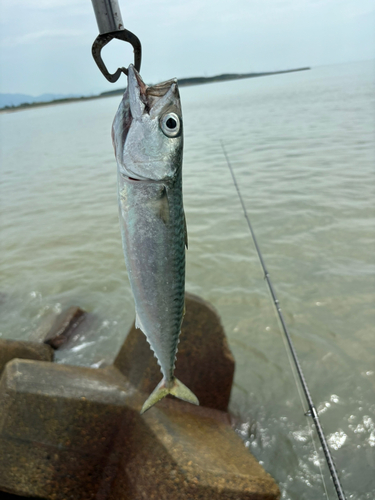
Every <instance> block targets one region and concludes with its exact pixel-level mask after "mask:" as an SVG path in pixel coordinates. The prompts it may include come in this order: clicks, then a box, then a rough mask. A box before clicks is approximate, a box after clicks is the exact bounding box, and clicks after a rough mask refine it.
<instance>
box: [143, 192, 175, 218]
mask: <svg viewBox="0 0 375 500" xmlns="http://www.w3.org/2000/svg"><path fill="white" fill-rule="evenodd" d="M147 206H148V208H149V209H150V210H152V211H153V212H154V213H155V215H157V217H159V219H161V220H162V221H163V222H164V224H168V222H169V219H170V212H169V200H168V194H167V188H166V187H165V186H163V187H162V189H161V191H160V196H159V197H158V198H157V199H153V200H150V201H149V202H147Z"/></svg>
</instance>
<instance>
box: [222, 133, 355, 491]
mask: <svg viewBox="0 0 375 500" xmlns="http://www.w3.org/2000/svg"><path fill="white" fill-rule="evenodd" d="M220 142H221V147H222V149H223V153H224V156H225V159H226V161H227V164H228V167H229V170H230V173H231V174H232V179H233V183H234V185H235V188H236V190H237V194H238V197H239V199H240V202H241V205H242V209H243V212H244V215H245V219H246V221H247V225H248V226H249V229H250V233H251V236H252V238H253V241H254V245H255V248H256V251H257V253H258V257H259V260H260V263H261V266H262V269H263V272H264V278H265V280H266V281H267V284H268V288H269V290H270V292H271V296H272V300H273V303H274V305H275V307H276V311H277V314H278V317H279V320H280V323H281V326H282V329H283V332H284V334H285V337H286V340H287V343H288V346H289V348H290V352H291V355H292V358H293V361H294V364H295V367H296V370H297V373H298V376H299V380H300V382H301V385H302V388H303V392H304V393H305V397H306V401H307V404H308V407H309V411H308V412H307V416H311V417H312V418H313V421H314V424H315V427H316V432H317V434H318V437H319V440H320V443H321V445H322V448H323V452H324V456H325V458H326V461H327V465H328V469H329V472H330V474H331V478H332V481H333V484H334V487H335V490H336V493H337V497H338V498H339V500H346V498H345V494H344V491H343V489H342V486H341V483H340V479H339V477H338V474H337V471H336V467H335V464H334V462H333V459H332V455H331V452H330V450H329V448H328V443H327V440H326V438H325V436H324V432H323V428H322V425H321V423H320V420H319V415H318V412H317V411H316V408H315V405H314V402H313V400H312V398H311V395H310V391H309V388H308V386H307V383H306V380H305V376H304V374H303V372H302V368H301V365H300V363H299V360H298V357H297V353H296V350H295V348H294V345H293V342H292V339H291V337H290V335H289V331H288V328H287V326H286V323H285V320H284V316H283V313H282V312H281V308H280V302H279V300H278V298H277V296H276V292H275V289H274V287H273V284H272V281H271V278H270V274H269V272H268V270H267V267H266V264H265V262H264V259H263V256H262V253H261V251H260V248H259V245H258V242H257V239H256V237H255V233H254V230H253V227H252V225H251V222H250V219H249V216H248V214H247V211H246V207H245V203H244V201H243V198H242V196H241V191H240V188H239V186H238V184H237V180H236V177H235V175H234V171H233V168H232V165H231V163H230V161H229V158H228V155H227V152H226V150H225V147H224V143H223V141H220Z"/></svg>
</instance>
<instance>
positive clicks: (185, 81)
mask: <svg viewBox="0 0 375 500" xmlns="http://www.w3.org/2000/svg"><path fill="white" fill-rule="evenodd" d="M309 69H311V68H310V67H304V68H296V69H286V70H282V71H268V72H263V73H227V74H222V75H216V76H208V77H205V76H198V77H191V78H180V79H178V86H179V87H188V86H191V85H204V84H207V83H217V82H228V81H230V80H241V79H244V78H256V77H259V76H270V75H279V74H282V73H294V72H296V71H307V70H309ZM124 91H125V88H123V89H117V90H109V91H107V92H102V93H101V94H98V95H94V96H82V97H67V98H64V99H54V100H52V101H47V102H32V103H23V104H19V105H18V106H4V107H3V108H0V113H11V112H13V111H22V110H25V109H30V108H39V107H42V106H51V105H55V104H66V103H70V102H78V101H92V100H94V99H102V98H104V97H112V96H115V95H122V94H123V93H124Z"/></svg>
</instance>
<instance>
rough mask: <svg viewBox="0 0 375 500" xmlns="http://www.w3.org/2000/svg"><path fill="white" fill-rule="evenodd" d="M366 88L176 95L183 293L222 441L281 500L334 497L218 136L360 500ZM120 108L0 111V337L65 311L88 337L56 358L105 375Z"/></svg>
mask: <svg viewBox="0 0 375 500" xmlns="http://www.w3.org/2000/svg"><path fill="white" fill-rule="evenodd" d="M170 76H171V77H173V76H175V75H170ZM374 82H375V67H374V62H360V63H352V64H347V65H337V66H326V67H318V68H313V69H311V70H310V71H304V72H299V73H291V74H282V75H274V76H268V77H262V78H253V79H247V80H241V81H231V82H225V83H217V84H212V85H202V86H196V87H185V88H182V89H181V99H182V105H183V114H184V133H185V152H184V166H183V178H184V204H185V211H186V218H187V226H188V234H189V250H188V252H187V274H186V278H187V282H186V289H187V290H188V291H190V292H192V293H195V294H198V295H200V296H202V297H203V298H205V299H207V300H208V301H210V302H211V303H212V304H213V305H214V306H215V307H216V309H217V310H218V312H219V314H220V316H221V318H222V322H223V325H224V328H225V330H226V333H227V336H228V339H229V344H230V348H231V350H232V352H233V354H234V357H235V360H236V373H235V380H234V386H233V390H232V396H231V403H230V411H231V413H232V415H233V416H234V422H235V426H236V430H237V432H238V433H239V434H240V435H241V437H242V438H243V440H244V442H245V445H246V446H247V447H248V448H249V450H250V451H251V452H252V453H253V454H254V455H255V456H256V457H257V459H258V460H259V461H260V462H261V463H262V464H263V466H264V467H265V469H266V470H267V471H268V472H270V473H271V474H272V475H273V477H274V478H275V479H276V481H277V482H278V484H279V485H280V489H281V491H282V498H283V499H285V500H286V499H290V500H316V499H317V498H324V495H325V492H324V485H323V483H322V475H323V478H324V479H325V482H326V488H327V492H328V495H329V498H336V497H335V493H334V490H333V488H332V484H331V480H330V478H329V474H328V472H327V467H326V465H325V462H324V458H323V456H322V453H321V450H320V447H319V442H318V440H317V439H316V438H315V439H314V440H313V439H312V436H315V431H314V430H313V431H312V432H311V429H310V426H311V427H312V422H311V419H310V418H309V417H306V416H305V415H304V411H306V405H305V403H302V402H301V400H300V397H299V395H298V390H297V387H296V383H295V380H294V376H293V371H292V369H291V366H290V362H289V359H288V355H287V352H286V350H285V346H284V342H283V336H282V334H281V332H280V328H279V325H278V322H277V318H276V316H275V313H274V309H273V305H272V301H271V298H270V295H269V292H268V290H267V286H266V283H265V281H264V279H263V273H262V270H261V268H260V265H259V261H258V257H257V254H256V251H255V249H254V246H253V244H252V240H251V237H250V234H249V230H248V227H247V224H246V220H245V218H244V216H243V212H242V209H241V205H240V202H239V200H238V197H237V194H236V191H235V188H234V186H233V183H232V180H231V176H230V172H229V170H228V167H227V165H226V161H225V158H224V156H223V151H222V147H221V143H220V141H223V143H224V144H225V147H226V150H227V153H228V156H229V158H230V160H231V163H232V166H233V168H234V171H235V173H236V176H237V179H238V183H239V185H240V189H241V191H242V195H243V197H244V200H245V204H246V208H247V210H248V213H249V217H250V219H251V221H252V224H253V228H254V231H255V233H256V235H257V239H258V243H259V246H260V248H261V251H262V253H263V256H264V259H265V261H266V265H267V267H268V270H269V272H270V275H271V278H272V280H273V283H274V286H275V289H276V292H277V294H278V297H279V300H280V302H281V307H282V310H283V314H284V316H285V319H286V322H287V325H288V327H289V329H290V332H291V335H292V338H293V342H294V344H295V348H296V350H297V353H298V356H299V358H300V362H301V365H302V369H303V371H304V373H305V376H306V380H307V382H308V385H309V387H310V391H311V395H312V397H313V400H314V402H315V405H316V407H317V409H318V413H319V416H320V419H321V422H322V425H323V427H324V431H325V434H326V436H327V439H328V442H329V445H330V448H331V450H332V454H333V457H334V460H335V462H336V465H337V468H338V471H339V475H340V477H341V480H342V485H343V488H344V490H345V492H346V494H347V498H348V499H353V500H365V499H366V500H370V499H371V500H372V499H373V498H374V497H375V473H374V470H375V354H374V352H375V347H374V346H375V326H374V325H375V311H374V296H375V225H374V219H375V210H374V187H375V92H374V90H375V89H374ZM119 102H120V97H119V96H117V97H112V98H106V99H100V100H95V101H86V102H78V103H70V104H65V105H54V106H48V107H41V108H34V109H29V110H24V111H19V112H14V113H3V114H1V115H0V132H1V143H0V160H1V171H0V208H1V216H0V229H1V242H0V248H1V263H0V265H1V283H0V293H1V297H0V298H1V301H0V302H1V304H0V315H1V324H0V336H1V337H2V338H12V339H36V338H38V332H39V333H40V331H41V330H42V329H43V324H46V322H47V323H48V321H49V320H50V318H53V317H54V315H55V314H56V313H58V312H60V311H62V310H63V309H64V308H66V307H68V306H70V305H79V306H80V307H82V308H83V309H85V310H86V311H88V312H89V313H90V318H91V319H90V321H91V327H90V328H89V329H88V330H86V331H84V333H83V334H81V335H78V336H77V338H75V339H73V341H72V342H71V343H70V344H69V346H68V347H66V348H65V349H62V350H61V351H58V352H57V360H58V362H61V363H70V364H77V365H87V366H94V367H99V366H104V365H105V364H109V363H110V362H111V361H112V360H113V358H114V356H115V355H116V353H117V350H118V349H119V347H120V346H121V344H122V343H123V341H124V338H125V336H126V334H127V331H128V329H129V327H130V325H131V323H132V321H133V319H134V304H133V299H132V296H131V292H130V286H129V282H128V279H127V275H126V269H125V264H124V259H123V255H122V248H121V240H120V232H119V223H118V216H117V199H116V162H115V159H114V154H113V150H112V145H111V139H110V128H111V123H112V120H113V117H114V115H115V112H116V109H117V107H118V104H119ZM302 401H303V400H302ZM314 442H315V445H314ZM320 468H321V471H322V472H321V471H320Z"/></svg>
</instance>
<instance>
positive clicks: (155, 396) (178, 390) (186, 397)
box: [141, 378, 199, 415]
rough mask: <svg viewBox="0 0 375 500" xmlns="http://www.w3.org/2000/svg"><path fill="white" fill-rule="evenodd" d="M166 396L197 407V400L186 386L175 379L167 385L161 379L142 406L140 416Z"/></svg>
mask: <svg viewBox="0 0 375 500" xmlns="http://www.w3.org/2000/svg"><path fill="white" fill-rule="evenodd" d="M168 386H169V387H168ZM168 394H172V396H175V397H176V398H179V399H182V400H183V401H187V402H188V403H192V404H194V405H199V401H198V398H197V397H196V396H195V394H193V393H192V392H191V390H190V389H188V388H187V387H186V385H184V384H183V383H182V382H180V381H179V380H178V379H177V378H174V379H173V381H172V382H170V383H169V384H168V383H167V381H166V380H165V379H164V378H163V380H162V381H161V382H159V384H158V385H157V386H156V388H155V389H154V390H153V391H152V393H151V394H150V396H149V397H148V399H147V400H146V402H145V403H144V405H143V406H142V410H141V415H142V413H144V412H145V411H147V410H149V409H150V408H151V406H153V405H154V404H155V403H157V402H158V401H160V400H161V399H163V398H165V396H167V395H168Z"/></svg>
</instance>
